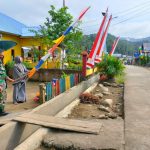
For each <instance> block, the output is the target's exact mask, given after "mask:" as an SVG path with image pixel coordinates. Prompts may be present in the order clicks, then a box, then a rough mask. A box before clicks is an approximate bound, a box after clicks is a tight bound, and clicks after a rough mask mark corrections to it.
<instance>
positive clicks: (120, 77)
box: [115, 73, 125, 84]
mask: <svg viewBox="0 0 150 150" xmlns="http://www.w3.org/2000/svg"><path fill="white" fill-rule="evenodd" d="M115 81H116V83H118V84H123V83H124V81H125V73H122V74H119V75H117V76H116V77H115Z"/></svg>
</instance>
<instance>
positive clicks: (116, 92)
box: [68, 82, 124, 119]
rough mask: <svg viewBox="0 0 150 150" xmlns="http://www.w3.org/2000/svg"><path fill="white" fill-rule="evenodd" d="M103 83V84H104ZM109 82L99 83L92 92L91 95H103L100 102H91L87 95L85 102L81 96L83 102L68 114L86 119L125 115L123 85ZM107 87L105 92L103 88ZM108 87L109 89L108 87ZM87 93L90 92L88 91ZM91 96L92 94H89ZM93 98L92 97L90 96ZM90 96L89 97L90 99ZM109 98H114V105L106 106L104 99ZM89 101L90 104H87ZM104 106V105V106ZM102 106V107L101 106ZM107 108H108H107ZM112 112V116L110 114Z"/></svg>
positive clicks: (71, 116)
mask: <svg viewBox="0 0 150 150" xmlns="http://www.w3.org/2000/svg"><path fill="white" fill-rule="evenodd" d="M104 83H105V82H104ZM104 83H103V84H104ZM106 83H107V84H104V86H103V84H102V83H100V84H98V85H97V86H96V87H95V89H94V90H93V91H92V92H90V94H91V95H94V96H95V95H101V94H102V93H104V94H102V95H103V96H102V98H99V104H89V100H87V97H86V96H85V103H83V101H84V99H83V98H84V96H80V98H81V102H80V103H79V105H78V106H76V107H75V108H74V109H73V110H72V113H71V114H70V115H69V116H68V117H69V118H79V119H82V118H85V119H92V118H94V119H108V118H113V119H114V118H117V117H122V118H123V116H124V113H123V112H124V111H123V91H124V88H123V85H117V84H116V83H109V82H106ZM102 86H103V88H105V90H106V91H105V92H104V91H103V88H102ZM106 88H108V91H107V89H106ZM86 94H87V95H88V94H89V93H86ZM89 97H90V96H89ZM90 98H91V97H90ZM90 98H89V99H90ZM106 99H107V100H108V99H111V100H112V107H111V108H109V107H106V105H105V104H104V101H105V100H106ZM86 102H88V104H86ZM103 106H104V107H103ZM100 107H101V108H100ZM105 108H108V111H107V109H106V110H105ZM110 114H111V116H110Z"/></svg>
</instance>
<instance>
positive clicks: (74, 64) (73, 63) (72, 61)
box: [67, 56, 82, 70]
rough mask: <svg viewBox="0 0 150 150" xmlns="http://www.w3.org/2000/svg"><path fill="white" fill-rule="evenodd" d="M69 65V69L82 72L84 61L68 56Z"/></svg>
mask: <svg viewBox="0 0 150 150" xmlns="http://www.w3.org/2000/svg"><path fill="white" fill-rule="evenodd" d="M67 63H68V64H69V66H68V67H67V68H68V69H76V70H81V68H82V61H81V59H79V58H77V57H75V56H74V57H73V56H68V57H67Z"/></svg>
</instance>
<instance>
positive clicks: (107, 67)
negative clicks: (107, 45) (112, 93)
mask: <svg viewBox="0 0 150 150" xmlns="http://www.w3.org/2000/svg"><path fill="white" fill-rule="evenodd" d="M97 67H98V69H99V71H100V73H102V74H104V75H107V77H108V78H109V79H112V78H114V77H115V76H117V75H120V74H122V73H123V71H124V69H125V67H124V65H123V63H122V62H121V60H119V59H117V58H115V57H113V56H110V55H105V56H104V58H103V60H102V61H101V62H100V63H99V64H98V65H97Z"/></svg>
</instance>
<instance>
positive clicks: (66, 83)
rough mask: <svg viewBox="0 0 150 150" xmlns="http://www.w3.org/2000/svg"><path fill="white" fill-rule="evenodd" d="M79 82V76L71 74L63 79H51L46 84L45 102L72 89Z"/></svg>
mask: <svg viewBox="0 0 150 150" xmlns="http://www.w3.org/2000/svg"><path fill="white" fill-rule="evenodd" d="M79 82H81V75H80V74H71V75H68V76H67V77H65V78H60V79H53V80H52V81H51V82H48V83H46V101H48V100H50V99H52V98H53V97H55V96H57V95H59V94H61V93H63V92H65V91H66V90H68V89H70V88H72V87H73V86H75V85H77V84H78V83H79Z"/></svg>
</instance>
